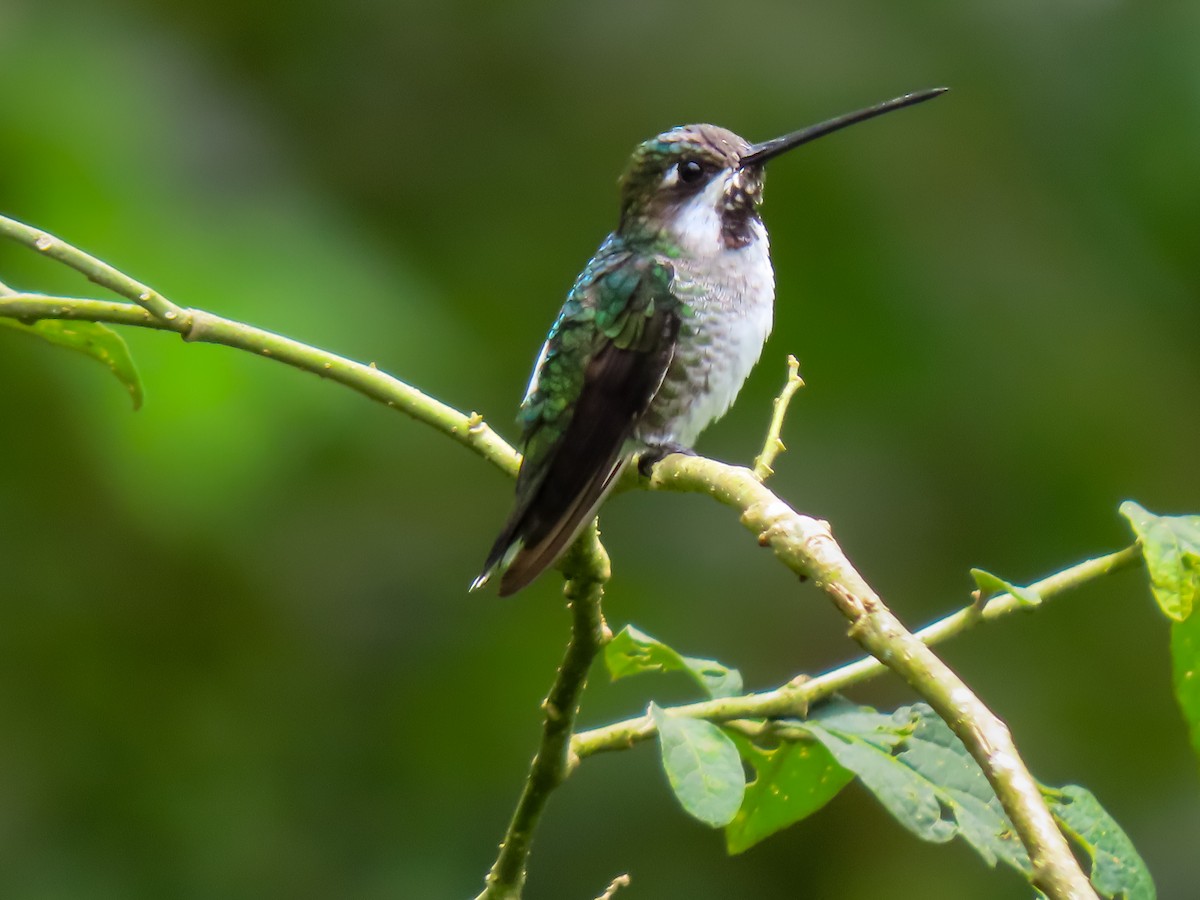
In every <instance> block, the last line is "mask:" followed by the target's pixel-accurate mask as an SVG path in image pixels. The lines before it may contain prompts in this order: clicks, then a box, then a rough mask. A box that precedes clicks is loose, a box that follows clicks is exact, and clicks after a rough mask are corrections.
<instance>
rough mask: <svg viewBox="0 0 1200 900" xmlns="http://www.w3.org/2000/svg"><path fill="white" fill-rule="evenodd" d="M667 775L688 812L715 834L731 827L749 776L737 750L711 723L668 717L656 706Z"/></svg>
mask: <svg viewBox="0 0 1200 900" xmlns="http://www.w3.org/2000/svg"><path fill="white" fill-rule="evenodd" d="M650 715H651V717H652V718H653V719H654V724H655V725H656V726H657V727H658V743H659V746H660V747H661V749H662V761H663V769H664V770H665V771H666V773H667V781H669V782H670V783H671V790H673V791H674V792H675V796H676V797H678V798H679V802H680V803H681V804H682V805H683V808H684V811H685V812H687V813H688V815H690V816H693V817H694V818H696V819H699V820H700V821H701V822H703V823H705V824H706V825H711V826H712V827H713V828H723V827H724V826H726V825H728V824H729V822H730V821H731V820H732V819H733V817H734V815H736V814H737V811H738V807H740V806H741V805H742V796H743V795H744V793H745V791H746V775H745V772H744V771H743V769H742V761H741V759H740V758H739V757H738V751H737V748H736V747H735V746H734V745H733V741H731V740H730V739H729V737H728V735H726V734H725V732H723V731H721V729H720V728H718V727H717V726H716V725H714V724H712V723H711V722H706V721H704V720H703V719H689V718H686V717H684V716H670V715H667V714H666V713H665V712H663V711H662V710H661V709H660V708H659V707H657V706H655V705H654V704H653V703H651V704H650Z"/></svg>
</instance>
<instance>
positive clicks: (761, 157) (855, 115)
mask: <svg viewBox="0 0 1200 900" xmlns="http://www.w3.org/2000/svg"><path fill="white" fill-rule="evenodd" d="M948 90H950V89H949V88H944V87H939V88H930V89H929V90H927V91H917V92H915V93H912V94H905V95H904V96H903V97H896V98H895V99H893V100H885V101H884V102H883V103H879V104H876V105H875V106H868V107H867V108H866V109H860V110H858V111H857V112H852V113H846V114H845V115H844V116H838V117H837V118H836V119H830V120H829V121H828V122H821V123H820V124H819V125H809V126H808V127H807V128H801V129H800V130H799V131H793V132H792V133H791V134H785V135H784V136H783V137H777V138H775V139H774V140H770V141H763V142H762V143H761V144H755V145H754V146H752V147H751V148H750V150H749V152H748V153H747V154H746V155H745V156H743V157H742V160H741V164H742V166H743V167H745V166H757V165H762V164H763V163H765V162H766V161H767V160H768V159H773V158H774V157H776V156H779V154H781V153H787V152H788V151H789V150H792V149H795V148H796V147H799V146H800V145H801V144H807V143H808V142H809V141H814V140H816V139H817V138H819V137H824V136H825V135H827V134H832V133H833V132H835V131H840V130H841V129H843V128H845V127H846V126H847V125H854V124H855V123H857V122H865V121H866V120H867V119H873V118H875V117H876V116H882V115H883V114H884V113H888V112H891V111H892V110H894V109H903V108H904V107H906V106H914V105H915V104H917V103H924V102H925V101H926V100H932V99H933V98H934V97H937V96H938V95H939V94H944V93H946V91H948Z"/></svg>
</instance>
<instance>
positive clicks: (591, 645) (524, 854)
mask: <svg viewBox="0 0 1200 900" xmlns="http://www.w3.org/2000/svg"><path fill="white" fill-rule="evenodd" d="M560 568H561V569H562V572H563V577H564V578H565V580H566V584H565V586H564V588H563V594H564V596H566V598H567V605H568V606H569V607H570V610H571V637H570V640H569V641H568V642H567V650H566V653H565V655H564V657H563V661H562V665H561V666H559V669H558V675H557V677H556V678H555V679H554V684H553V686H551V688H550V692H549V693H548V694H547V695H546V699H545V700H544V701H543V702H542V711H543V712H544V713H545V718H544V719H543V722H542V739H541V743H540V744H539V746H538V751H537V755H536V756H534V758H533V762H532V764H531V765H530V767H529V775H528V777H527V778H526V779H525V786H524V788H523V789H522V791H521V797H520V799H519V800H518V801H517V807H516V809H515V810H514V811H513V817H512V820H511V821H510V822H509V825H508V829H507V831H506V832H505V834H504V841H503V842H502V843H501V844H500V853H499V855H498V856H497V857H496V861H495V863H493V864H492V868H491V870H490V871H489V872H488V874H487V878H486V880H485V886H484V889H483V893H481V894H480V895H479V896H478V897H477V898H476V900H518V898H520V896H521V891H522V889H523V888H524V885H525V875H526V867H527V865H528V860H529V852H530V849H531V846H532V842H533V832H534V829H535V828H536V827H537V823H538V820H539V819H540V818H541V815H542V811H543V810H544V809H545V807H546V801H547V800H549V799H550V794H551V792H553V791H554V789H555V788H556V787H558V786H559V785H560V784H561V783H562V782H563V779H565V778H566V777H567V774H568V773H569V772H570V770H571V768H572V767H573V765H574V761H573V760H572V757H571V735H572V733H573V732H574V730H575V720H576V717H577V716H578V714H579V698H580V695H581V694H582V693H583V688H584V685H585V684H586V683H587V675H588V670H589V669H590V668H591V665H592V661H593V660H595V658H596V654H597V653H599V652H600V648H601V647H603V646H604V645H605V644H606V643H608V641H610V640H611V639H612V632H611V631H609V629H608V625H607V624H605V622H604V615H603V613H602V612H601V611H600V600H601V597H602V596H603V594H604V583H605V582H606V581H608V577H609V562H608V554H607V553H606V552H605V550H604V547H603V546H602V545H601V543H600V534H599V531H598V530H597V528H596V524H595V522H593V523H592V524H591V525H590V526H588V528H587V529H585V531H584V532H583V534H582V535H581V536H580V537H579V539H578V540H576V541H575V543H574V544H573V545H572V546H571V549H570V550H568V551H567V555H566V556H565V557H564V558H563V561H562V563H561V565H560Z"/></svg>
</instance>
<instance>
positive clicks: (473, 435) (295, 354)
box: [0, 218, 520, 475]
mask: <svg viewBox="0 0 1200 900" xmlns="http://www.w3.org/2000/svg"><path fill="white" fill-rule="evenodd" d="M3 221H4V220H3V218H0V223H3ZM176 308H177V309H178V312H177V313H176V314H175V315H173V316H172V317H171V318H169V319H168V318H161V319H160V318H156V317H155V316H154V314H153V313H151V312H150V311H149V310H147V309H144V308H142V307H139V306H132V305H130V304H128V303H118V302H114V301H110V300H88V299H83V298H78V297H48V296H45V295H43V294H19V293H10V294H0V316H9V317H11V318H14V319H19V320H21V321H23V322H32V321H36V320H38V319H84V320H87V321H89V322H108V323H110V324H114V325H136V326H138V327H139V328H153V329H157V330H159V331H174V332H175V333H177V334H179V335H182V336H183V339H184V340H185V341H202V342H205V343H209V344H223V345H224V346H226V347H233V348H235V349H238V350H247V351H249V352H250V353H254V354H256V355H258V356H263V357H266V358H269V359H274V360H277V361H278V362H281V363H284V364H285V365H289V366H292V367H293V368H296V369H301V370H303V371H305V372H312V373H313V374H314V375H319V376H321V377H322V378H328V379H330V380H331V381H336V382H338V383H339V384H344V385H346V386H347V387H349V388H351V389H352V390H355V391H357V392H358V393H360V394H362V395H363V396H365V397H370V398H371V399H372V400H377V401H379V402H380V403H382V404H384V405H385V406H389V407H392V408H394V409H397V410H399V411H400V412H402V413H405V414H406V415H408V416H411V417H412V418H414V419H416V420H417V421H419V422H423V423H425V424H426V425H429V426H431V427H432V428H434V429H436V430H437V431H440V432H442V433H443V434H445V435H448V436H450V437H452V438H453V439H454V440H456V441H458V442H459V443H460V444H463V445H465V446H466V447H468V448H470V449H471V450H474V451H475V452H476V453H478V454H479V455H480V456H482V457H483V458H484V459H486V460H488V462H490V463H492V464H493V465H495V466H496V467H497V468H499V469H500V470H501V471H503V472H506V473H508V474H509V475H515V474H516V471H517V466H518V465H519V464H520V456H519V455H518V454H517V451H516V450H514V449H513V448H512V447H511V446H510V445H509V444H508V443H507V442H505V440H504V439H503V438H501V437H500V436H499V435H498V434H496V432H494V431H493V430H492V429H491V428H490V427H489V426H488V425H487V423H485V422H484V421H483V417H482V416H480V415H479V414H478V413H471V415H469V416H468V415H464V414H463V413H461V412H459V411H458V410H456V409H454V408H453V407H450V406H447V405H446V404H445V403H442V402H441V401H439V400H435V399H434V398H433V397H430V396H429V395H428V394H425V393H422V392H421V391H419V390H417V389H416V388H414V387H413V386H412V385H409V384H406V383H405V382H403V381H401V380H400V379H398V378H396V377H394V376H392V375H389V374H387V373H386V372H383V371H381V370H379V369H377V368H376V367H375V364H374V363H371V364H370V365H364V364H363V363H360V362H355V361H354V360H351V359H347V358H346V357H344V356H338V355H337V354H335V353H330V352H329V351H327V350H320V349H317V348H316V347H312V346H310V345H308V344H303V343H301V342H300V341H294V340H292V339H291V338H286V337H283V336H282V335H278V334H274V333H272V332H270V331H265V330H263V329H261V328H255V327H254V326H252V325H245V324H243V323H241V322H236V321H234V320H232V319H225V318H222V317H221V316H216V315H213V314H212V313H209V312H204V311H203V310H199V309H179V308H178V307H176Z"/></svg>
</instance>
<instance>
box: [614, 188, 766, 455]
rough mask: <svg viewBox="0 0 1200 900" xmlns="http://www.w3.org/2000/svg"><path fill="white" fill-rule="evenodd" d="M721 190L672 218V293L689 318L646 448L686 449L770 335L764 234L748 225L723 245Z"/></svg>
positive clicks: (649, 421)
mask: <svg viewBox="0 0 1200 900" xmlns="http://www.w3.org/2000/svg"><path fill="white" fill-rule="evenodd" d="M728 177H734V176H733V175H732V173H731V174H730V175H729V176H728ZM724 190H725V185H724V183H723V181H722V179H720V178H718V179H714V182H713V184H711V185H709V187H708V188H706V189H705V190H704V192H703V193H701V194H699V195H698V196H697V197H695V198H694V199H693V200H691V201H690V202H689V204H688V206H687V207H685V208H684V209H683V210H681V213H680V215H679V216H678V217H677V218H676V220H675V222H676V225H675V227H674V229H673V232H674V234H673V235H672V236H673V238H674V239H675V241H676V242H677V244H678V246H679V248H680V250H681V251H682V252H681V253H680V256H679V258H678V259H676V260H674V261H673V262H674V266H675V272H676V275H675V281H674V282H673V284H672V291H673V292H675V293H676V294H677V296H679V297H680V298H681V299H682V300H684V302H686V303H688V304H689V305H690V306H691V307H692V309H693V311H694V313H695V315H694V317H693V318H692V319H690V320H688V322H687V323H685V327H687V328H689V329H690V331H691V334H690V335H689V334H687V333H684V334H681V335H680V341H679V347H678V349H677V350H676V356H675V359H674V360H673V362H672V364H671V368H670V370H669V371H668V373H667V377H666V379H665V380H664V382H663V386H662V388H660V390H659V393H658V394H657V395H656V396H655V399H654V401H653V402H652V404H651V409H650V410H649V411H648V415H647V416H646V417H645V419H644V422H643V423H642V425H641V427H639V428H638V432H637V434H638V437H639V438H640V439H641V440H642V441H644V442H645V443H647V444H651V445H653V444H663V443H670V442H674V443H679V444H683V445H685V446H689V447H690V446H691V445H692V444H693V443H694V442H695V440H696V438H697V437H698V436H699V434H700V432H701V431H703V430H704V429H705V428H706V427H707V426H708V425H709V424H710V423H712V422H713V421H714V420H716V419H718V418H720V417H721V416H722V415H724V414H725V412H726V411H727V410H728V409H729V407H730V406H731V405H732V404H733V401H734V399H735V398H736V397H737V394H738V391H739V390H741V387H742V384H743V383H745V381H746V377H747V376H748V375H749V374H750V370H751V369H753V368H754V365H755V363H757V362H758V359H759V357H760V356H761V355H762V348H763V344H764V343H765V342H766V339H767V335H769V334H770V332H771V323H772V316H773V312H774V305H775V275H774V272H773V271H772V269H771V259H770V253H769V242H768V239H767V231H766V228H764V227H763V224H762V222H760V221H758V220H754V221H753V222H752V223H751V240H750V242H749V243H748V244H747V245H746V246H744V247H727V246H726V245H725V242H724V240H723V239H722V233H721V217H720V215H719V213H718V211H717V210H718V207H719V205H720V204H721V198H722V197H723V195H724Z"/></svg>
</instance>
